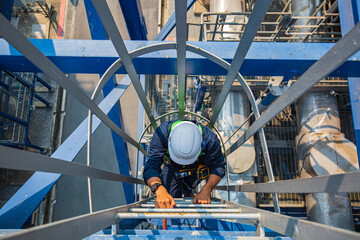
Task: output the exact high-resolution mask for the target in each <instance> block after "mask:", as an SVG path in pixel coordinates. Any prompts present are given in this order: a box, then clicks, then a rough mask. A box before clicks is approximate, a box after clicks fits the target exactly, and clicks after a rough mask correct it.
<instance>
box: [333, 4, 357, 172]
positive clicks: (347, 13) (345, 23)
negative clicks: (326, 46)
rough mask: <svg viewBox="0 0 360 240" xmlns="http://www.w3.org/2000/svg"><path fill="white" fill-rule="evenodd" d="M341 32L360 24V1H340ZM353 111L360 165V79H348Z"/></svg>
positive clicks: (346, 31) (345, 32)
mask: <svg viewBox="0 0 360 240" xmlns="http://www.w3.org/2000/svg"><path fill="white" fill-rule="evenodd" d="M338 8H339V15H340V24H341V32H342V35H343V36H344V35H345V34H347V33H348V32H349V31H350V30H351V29H352V28H353V27H354V26H355V24H357V23H358V22H359V20H360V19H359V17H360V1H359V0H341V1H338ZM348 86H349V93H350V102H351V111H352V116H353V124H354V134H355V140H356V146H357V151H358V159H359V165H360V101H359V99H360V78H351V77H350V78H348Z"/></svg>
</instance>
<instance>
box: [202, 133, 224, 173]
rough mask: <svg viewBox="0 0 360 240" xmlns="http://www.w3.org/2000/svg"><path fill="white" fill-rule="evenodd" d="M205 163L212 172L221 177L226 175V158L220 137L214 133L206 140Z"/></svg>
mask: <svg viewBox="0 0 360 240" xmlns="http://www.w3.org/2000/svg"><path fill="white" fill-rule="evenodd" d="M204 152H205V158H204V163H205V164H206V165H207V166H209V171H210V174H215V175H217V176H219V177H221V178H223V177H224V176H225V166H226V163H225V158H224V155H223V154H222V152H221V145H220V141H219V139H218V138H217V137H216V135H215V134H214V133H213V134H212V136H211V137H209V140H208V141H206V149H205V151H204Z"/></svg>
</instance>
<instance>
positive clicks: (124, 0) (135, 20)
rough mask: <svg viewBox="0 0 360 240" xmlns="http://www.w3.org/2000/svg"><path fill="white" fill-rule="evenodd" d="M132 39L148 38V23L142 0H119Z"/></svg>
mask: <svg viewBox="0 0 360 240" xmlns="http://www.w3.org/2000/svg"><path fill="white" fill-rule="evenodd" d="M119 3H120V7H121V10H122V14H123V16H124V20H125V22H126V28H127V30H128V32H129V36H130V39H131V40H146V39H147V37H146V34H147V30H146V23H145V17H144V15H143V13H142V9H141V2H140V0H132V1H128V0H119Z"/></svg>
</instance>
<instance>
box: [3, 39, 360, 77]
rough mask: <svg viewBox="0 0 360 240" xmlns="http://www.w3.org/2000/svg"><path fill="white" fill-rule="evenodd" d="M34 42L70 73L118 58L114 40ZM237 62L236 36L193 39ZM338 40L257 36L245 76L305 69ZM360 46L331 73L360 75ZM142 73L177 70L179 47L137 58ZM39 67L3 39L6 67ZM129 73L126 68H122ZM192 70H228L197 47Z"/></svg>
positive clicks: (134, 45)
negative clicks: (260, 38)
mask: <svg viewBox="0 0 360 240" xmlns="http://www.w3.org/2000/svg"><path fill="white" fill-rule="evenodd" d="M31 42H32V43H33V44H34V45H35V46H36V47H37V48H38V49H39V50H40V51H41V52H43V53H44V54H45V55H46V56H47V57H49V59H50V60H51V61H53V62H54V63H55V64H56V65H57V66H58V67H59V68H60V69H61V70H62V71H63V72H65V73H104V72H105V71H106V69H107V68H108V67H109V66H110V65H111V64H112V63H113V62H114V61H115V60H117V59H118V54H117V53H116V51H115V49H114V47H113V45H112V43H111V41H109V40H97V41H96V40H50V39H31ZM125 43H126V47H127V49H128V50H129V51H133V50H135V49H138V48H140V47H145V46H149V45H153V44H155V43H159V42H158V41H125ZM188 43H189V44H191V45H194V46H197V47H200V48H202V49H204V50H206V51H208V52H211V53H213V54H215V55H217V56H219V57H221V58H223V59H224V60H225V61H228V62H231V61H232V58H233V56H234V53H235V50H236V47H237V44H238V43H236V42H226V43H222V42H188ZM333 45H334V44H333V43H265V42H254V43H253V44H252V45H251V47H250V49H249V52H248V54H247V56H246V58H245V61H244V64H243V66H242V67H241V70H240V72H241V73H242V74H243V75H244V76H284V75H286V74H288V73H289V72H292V73H293V74H294V75H295V76H299V75H301V74H302V73H304V72H305V71H306V70H307V69H308V68H309V67H310V66H311V65H312V64H313V63H315V62H316V61H317V60H319V59H320V58H321V57H322V56H323V55H324V54H325V53H326V52H327V51H328V50H329V49H330V48H331V47H332V46H333ZM359 60H360V52H358V53H357V54H355V55H354V56H352V57H351V58H350V59H349V60H348V61H346V62H345V63H344V64H343V65H342V66H341V67H339V68H338V69H337V70H336V71H334V72H333V73H332V74H330V76H341V77H360V61H359ZM133 63H134V65H135V68H136V71H137V73H139V74H176V52H175V50H166V51H159V52H155V53H150V54H146V55H144V56H140V57H138V58H136V59H134V60H133ZM2 69H7V70H9V71H23V72H37V71H39V70H38V69H37V68H36V67H35V66H34V65H33V64H32V63H30V62H29V61H28V60H27V59H26V58H24V57H23V56H22V55H21V54H20V53H19V52H18V51H17V50H16V49H14V48H13V47H12V46H10V45H9V44H8V43H7V42H6V41H5V40H3V39H0V70H2ZM118 73H120V74H124V73H125V70H124V69H123V68H122V69H120V70H119V71H118ZM186 74H194V75H224V74H226V71H225V70H224V69H222V68H220V67H219V66H217V65H215V64H214V63H212V62H210V61H209V60H207V59H205V58H203V57H201V56H199V55H197V54H193V53H188V54H187V62H186Z"/></svg>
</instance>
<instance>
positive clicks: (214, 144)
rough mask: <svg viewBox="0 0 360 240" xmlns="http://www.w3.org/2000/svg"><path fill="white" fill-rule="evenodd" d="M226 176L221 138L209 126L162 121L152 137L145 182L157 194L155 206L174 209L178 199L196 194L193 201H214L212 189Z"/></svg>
mask: <svg viewBox="0 0 360 240" xmlns="http://www.w3.org/2000/svg"><path fill="white" fill-rule="evenodd" d="M224 175H225V159H224V156H223V154H222V152H221V148H220V141H219V139H218V138H217V136H216V134H215V133H213V132H212V131H211V130H210V129H209V128H207V127H205V126H203V125H201V124H199V123H196V122H192V121H168V122H164V123H163V124H161V125H160V126H159V127H158V128H157V129H156V130H155V133H154V135H153V138H152V140H151V143H150V146H149V150H148V155H147V161H146V163H145V166H144V172H143V176H144V181H145V183H146V184H147V185H148V186H149V187H150V189H151V191H152V192H153V193H154V194H155V195H156V200H155V207H157V208H173V207H174V206H175V201H174V198H180V197H194V189H195V188H196V186H197V185H198V183H199V182H201V181H202V180H204V179H206V180H207V182H206V184H205V186H204V187H202V189H201V190H200V191H199V192H198V193H197V194H196V195H195V197H194V199H193V203H198V204H209V203H211V197H210V194H211V191H212V190H213V189H214V188H215V186H216V185H217V184H218V183H219V181H220V180H221V178H223V177H224Z"/></svg>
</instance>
